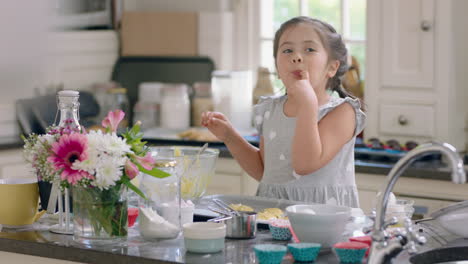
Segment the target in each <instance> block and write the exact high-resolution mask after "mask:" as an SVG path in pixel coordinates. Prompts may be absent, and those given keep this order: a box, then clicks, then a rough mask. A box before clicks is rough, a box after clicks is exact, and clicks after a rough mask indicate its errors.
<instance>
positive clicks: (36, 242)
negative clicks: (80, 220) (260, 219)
mask: <svg viewBox="0 0 468 264" xmlns="http://www.w3.org/2000/svg"><path fill="white" fill-rule="evenodd" d="M40 221H42V219H41V220H40ZM49 226H50V225H46V224H45V223H35V224H34V225H32V226H30V227H26V228H22V229H3V230H2V231H1V232H0V251H5V252H12V253H19V254H26V255H32V256H39V257H46V258H53V259H61V260H68V261H76V262H81V263H100V264H101V263H141V264H147V263H148V264H149V263H203V264H211V263H213V264H219V263H258V260H257V259H256V257H255V253H254V251H253V246H254V245H256V244H263V243H269V244H282V245H286V244H287V243H290V242H286V241H277V240H273V239H272V237H271V235H270V233H269V231H268V230H267V229H259V230H258V232H257V236H256V237H255V238H253V239H226V240H225V247H224V250H223V251H221V252H219V253H214V254H197V253H190V252H187V251H186V250H185V247H184V241H183V236H182V235H180V236H179V237H178V238H176V239H169V240H153V241H148V240H144V239H143V238H142V237H141V236H140V235H139V232H138V229H137V228H136V227H133V228H130V229H129V236H128V239H127V240H126V241H124V242H119V243H114V244H107V245H99V246H90V245H84V244H79V243H77V242H75V241H74V240H73V237H72V236H70V235H61V234H55V233H51V232H49V231H48V227H49ZM415 227H416V228H418V230H419V232H420V233H421V234H422V235H424V236H425V237H426V238H427V239H428V242H427V243H426V244H425V245H423V246H421V247H420V248H419V253H423V252H425V251H428V250H432V249H436V248H444V247H452V246H454V247H455V246H459V245H458V244H459V243H458V242H460V239H461V240H462V241H461V242H463V245H464V246H466V244H467V243H466V241H465V240H463V239H462V238H460V237H457V236H455V235H453V234H450V233H449V232H448V231H446V230H444V229H442V228H441V227H440V225H439V224H438V223H437V222H436V221H432V220H429V221H427V220H426V221H423V222H421V223H419V224H417V225H416V226H415ZM457 241H458V242H457ZM456 242H457V243H458V244H457V243H456ZM0 255H1V253H0ZM410 257H411V256H410V255H409V254H408V252H407V251H403V252H402V253H400V254H399V255H398V256H397V257H396V258H395V260H394V261H396V263H410V261H409V259H410ZM363 261H364V262H363V263H365V261H366V260H365V259H364V260H363ZM281 263H283V264H290V263H295V262H294V259H293V258H292V255H291V254H290V253H287V254H286V256H285V257H284V258H283V260H282V262H281ZM314 263H318V264H321V263H331V264H334V263H339V261H338V259H337V257H336V256H335V255H334V253H333V252H332V251H331V250H330V249H322V250H321V252H320V254H319V256H318V258H317V259H316V261H315V262H314Z"/></svg>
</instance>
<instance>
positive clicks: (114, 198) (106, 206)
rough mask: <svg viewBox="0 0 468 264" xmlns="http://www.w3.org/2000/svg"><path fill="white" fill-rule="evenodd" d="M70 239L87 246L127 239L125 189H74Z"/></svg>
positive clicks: (115, 187) (118, 187) (120, 187)
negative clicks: (71, 237) (71, 236)
mask: <svg viewBox="0 0 468 264" xmlns="http://www.w3.org/2000/svg"><path fill="white" fill-rule="evenodd" d="M72 192H73V208H74V218H73V219H74V221H73V239H74V240H75V241H77V242H80V243H83V244H89V245H99V244H107V243H115V242H118V241H120V240H123V239H125V238H126V237H127V233H128V231H127V230H128V227H127V221H128V218H127V215H128V213H127V212H128V211H127V210H128V209H127V186H125V185H123V184H117V185H114V186H111V187H110V188H108V189H103V190H101V189H99V188H90V187H82V186H79V185H74V186H73V187H72Z"/></svg>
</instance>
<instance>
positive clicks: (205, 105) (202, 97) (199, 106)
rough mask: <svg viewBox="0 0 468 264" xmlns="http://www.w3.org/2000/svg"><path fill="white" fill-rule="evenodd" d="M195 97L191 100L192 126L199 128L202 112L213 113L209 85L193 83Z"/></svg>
mask: <svg viewBox="0 0 468 264" xmlns="http://www.w3.org/2000/svg"><path fill="white" fill-rule="evenodd" d="M193 89H194V91H195V95H194V96H193V98H192V126H201V116H202V113H203V112H207V111H213V98H212V97H211V84H210V83H202V82H198V83H194V84H193Z"/></svg>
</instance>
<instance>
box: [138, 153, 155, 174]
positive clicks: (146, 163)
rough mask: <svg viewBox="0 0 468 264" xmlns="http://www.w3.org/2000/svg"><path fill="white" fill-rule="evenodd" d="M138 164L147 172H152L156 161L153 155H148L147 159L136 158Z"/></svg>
mask: <svg viewBox="0 0 468 264" xmlns="http://www.w3.org/2000/svg"><path fill="white" fill-rule="evenodd" d="M136 159H137V161H138V163H139V164H140V165H141V166H142V167H143V168H145V169H147V170H152V169H153V166H154V159H153V157H151V153H149V152H148V153H146V156H145V157H139V156H137V157H136Z"/></svg>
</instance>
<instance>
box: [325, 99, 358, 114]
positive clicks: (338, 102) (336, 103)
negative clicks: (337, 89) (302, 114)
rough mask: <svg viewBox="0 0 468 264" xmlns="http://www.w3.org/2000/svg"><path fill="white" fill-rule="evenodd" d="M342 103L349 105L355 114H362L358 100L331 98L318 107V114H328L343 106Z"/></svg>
mask: <svg viewBox="0 0 468 264" xmlns="http://www.w3.org/2000/svg"><path fill="white" fill-rule="evenodd" d="M344 103H349V104H350V105H351V106H352V107H353V108H354V110H355V111H356V112H358V111H359V112H362V110H361V101H360V100H359V99H358V98H351V97H345V98H341V97H331V98H330V100H329V101H328V103H326V104H324V105H321V106H320V109H319V111H320V113H322V112H323V113H324V114H326V113H328V112H330V111H331V110H333V109H335V108H337V107H338V106H340V105H342V104H344Z"/></svg>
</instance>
